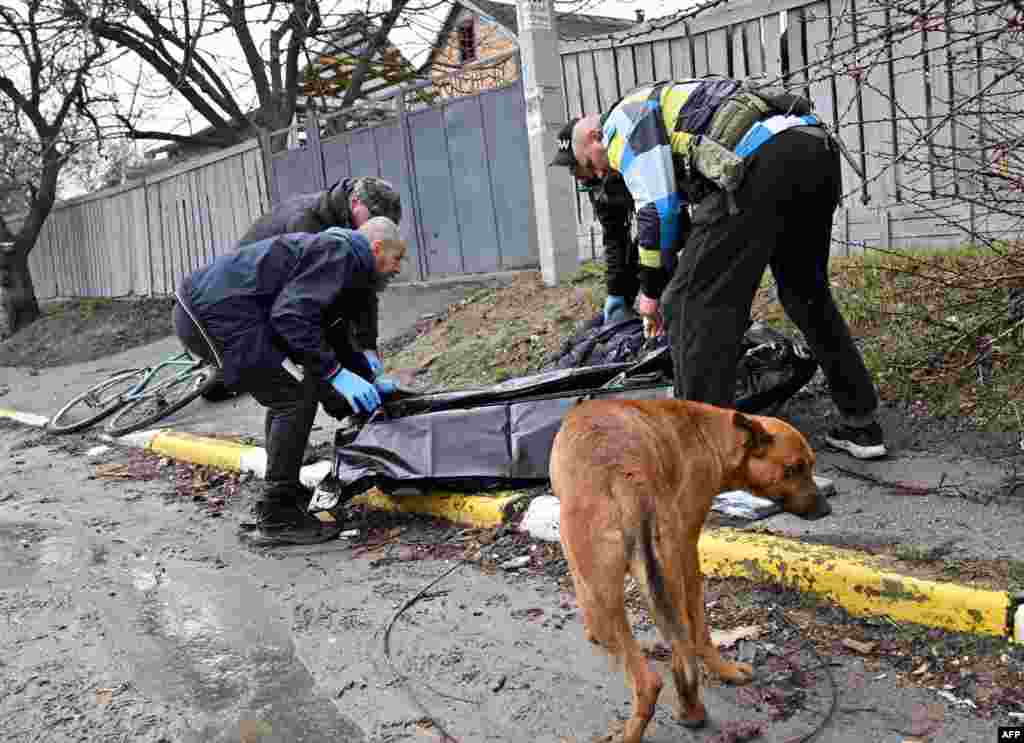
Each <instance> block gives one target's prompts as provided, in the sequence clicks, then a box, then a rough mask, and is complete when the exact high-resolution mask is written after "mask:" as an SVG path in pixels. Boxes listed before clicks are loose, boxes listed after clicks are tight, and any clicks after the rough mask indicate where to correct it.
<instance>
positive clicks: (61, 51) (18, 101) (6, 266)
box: [0, 0, 104, 338]
mask: <svg viewBox="0 0 1024 743" xmlns="http://www.w3.org/2000/svg"><path fill="white" fill-rule="evenodd" d="M103 60H104V50H103V48H102V46H100V45H99V44H98V43H97V42H96V40H95V39H94V38H93V37H92V36H91V35H90V34H88V33H85V32H84V30H83V28H82V27H81V25H80V24H75V23H71V22H68V21H67V20H65V19H64V18H63V17H62V15H61V10H60V6H59V3H50V2H47V0H26V1H25V2H20V3H15V4H14V5H13V6H11V5H8V4H6V3H5V4H4V5H2V6H0V127H2V131H3V132H4V135H3V138H2V141H0V158H2V159H0V168H3V174H2V176H0V181H3V182H4V183H5V189H6V191H7V194H6V195H7V197H8V198H9V199H13V200H14V201H16V202H18V203H17V204H16V205H17V206H21V207H25V208H26V209H27V211H26V213H25V214H24V216H23V217H22V218H21V219H20V220H19V222H18V223H17V224H14V223H10V222H8V221H7V220H5V219H4V217H3V216H2V215H0V338H3V337H6V336H8V335H10V334H12V333H13V332H14V331H16V330H18V329H19V328H21V327H23V326H25V325H27V324H28V323H30V322H32V321H33V320H34V319H36V318H37V317H38V316H39V303H38V301H37V299H36V294H35V288H34V286H33V284H32V276H31V275H30V273H29V266H28V257H29V253H31V251H32V249H33V248H34V247H35V245H36V242H37V241H38V238H39V234H40V232H41V231H42V229H43V225H44V223H45V222H46V218H47V217H48V216H49V214H50V211H51V209H52V208H53V205H54V201H55V200H56V195H57V185H58V178H59V176H60V173H61V169H62V168H63V167H64V166H65V165H66V164H67V162H68V160H69V159H70V158H72V157H73V156H74V155H75V153H76V152H77V151H78V149H79V148H80V146H81V145H82V143H83V142H85V141H88V140H90V139H92V140H95V138H96V137H97V136H98V134H99V121H98V119H97V117H96V114H95V113H94V111H93V110H91V108H92V107H94V106H97V105H99V104H101V103H102V101H100V100H98V99H97V98H96V97H95V96H94V95H93V94H92V93H91V92H90V81H91V78H92V75H93V73H94V71H95V70H96V69H97V68H98V67H99V66H100V65H101V64H102V62H103Z"/></svg>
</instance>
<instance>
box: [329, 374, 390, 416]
mask: <svg viewBox="0 0 1024 743" xmlns="http://www.w3.org/2000/svg"><path fill="white" fill-rule="evenodd" d="M331 386H332V387H334V389H335V390H337V391H338V394H339V395H341V396H342V397H344V398H345V399H346V400H347V401H348V404H349V405H351V406H352V410H353V412H355V413H372V412H373V411H374V410H376V409H377V408H379V407H380V393H379V392H377V388H376V387H374V386H373V385H372V384H370V383H369V382H367V381H366V380H365V379H363V378H362V377H360V376H359V375H358V374H353V373H352V372H350V371H349V370H348V369H342V370H341V371H339V372H338V373H337V374H335V375H334V376H333V377H331Z"/></svg>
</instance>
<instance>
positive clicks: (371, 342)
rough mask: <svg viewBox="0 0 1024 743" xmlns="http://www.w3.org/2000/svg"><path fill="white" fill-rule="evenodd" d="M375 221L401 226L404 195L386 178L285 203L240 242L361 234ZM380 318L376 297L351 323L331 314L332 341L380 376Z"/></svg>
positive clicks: (350, 182) (348, 181)
mask: <svg viewBox="0 0 1024 743" xmlns="http://www.w3.org/2000/svg"><path fill="white" fill-rule="evenodd" d="M370 217H387V218H388V219H390V220H391V221H392V222H394V223H395V224H400V223H401V221H402V202H401V199H400V197H399V195H398V192H397V191H395V189H394V187H393V186H392V185H391V184H390V183H388V182H387V181H385V180H383V179H381V178H375V177H372V176H367V177H363V178H345V179H343V180H340V181H338V182H337V183H335V184H334V185H333V186H331V187H330V188H328V189H327V190H326V191H319V192H316V193H308V194H299V195H297V196H292V197H291V198H288V199H285V200H284V201H282V202H281V203H279V204H277V205H276V206H275V207H274V208H273V209H271V210H270V211H269V212H268V213H266V214H264V215H263V216H262V217H260V218H259V219H258V220H256V222H255V223H254V224H253V225H252V227H250V228H249V229H248V231H247V232H246V233H245V234H244V235H242V239H241V240H240V241H239V243H240V244H241V245H246V244H248V243H252V242H256V241H257V240H265V239H267V238H268V237H277V236H278V235H286V234H288V233H290V232H309V233H315V232H321V231H323V230H326V229H327V228H328V227H344V228H346V229H352V230H355V229H358V228H360V227H362V225H363V223H364V222H366V220H368V219H369V218H370ZM377 316H378V301H377V294H376V293H374V292H369V293H368V294H367V296H366V301H365V303H364V309H363V310H362V311H361V313H360V314H358V315H350V316H348V317H346V321H347V322H345V323H340V322H338V319H339V315H338V312H337V311H336V309H335V308H332V309H330V310H328V312H327V314H326V316H325V321H326V323H327V326H328V328H329V331H328V342H330V343H331V344H338V346H339V347H345V346H347V345H349V343H350V342H354V343H355V344H356V345H358V346H359V349H360V350H362V351H363V353H364V354H365V355H366V358H367V361H368V362H369V363H370V366H371V367H372V368H373V370H374V374H379V373H380V372H381V371H382V364H381V361H380V354H379V351H378V349H377V322H378V321H377Z"/></svg>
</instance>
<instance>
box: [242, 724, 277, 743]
mask: <svg viewBox="0 0 1024 743" xmlns="http://www.w3.org/2000/svg"><path fill="white" fill-rule="evenodd" d="M272 732H273V728H272V727H271V726H270V723H269V722H267V721H266V720H239V722H238V738H239V740H240V743H259V740H260V738H263V737H266V736H268V735H270V734H271V733H272Z"/></svg>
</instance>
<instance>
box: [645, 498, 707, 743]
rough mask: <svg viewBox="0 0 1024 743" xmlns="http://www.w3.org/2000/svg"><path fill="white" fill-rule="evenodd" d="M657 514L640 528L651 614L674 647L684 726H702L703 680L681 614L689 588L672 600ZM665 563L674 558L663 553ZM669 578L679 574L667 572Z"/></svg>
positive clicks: (648, 514) (674, 672)
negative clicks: (657, 544) (657, 546)
mask: <svg viewBox="0 0 1024 743" xmlns="http://www.w3.org/2000/svg"><path fill="white" fill-rule="evenodd" d="M655 518H656V513H655V511H654V509H653V508H651V509H647V510H646V513H645V514H644V515H643V519H642V521H641V527H640V544H639V548H640V555H641V557H642V560H643V564H644V572H645V573H646V576H647V595H648V597H649V599H650V604H651V611H652V613H653V614H654V621H655V624H657V625H658V629H659V630H661V634H662V636H663V637H664V638H665V639H666V640H668V641H669V643H670V644H671V646H672V675H673V676H674V677H675V682H676V689H677V691H678V692H679V694H680V701H681V703H682V704H683V710H682V718H683V724H685V725H700V724H702V723H703V721H704V719H705V718H706V716H707V713H706V712H705V709H704V705H703V704H702V703H701V701H700V691H699V685H700V677H699V675H698V670H697V658H696V639H697V638H692V637H690V636H689V635H690V633H691V632H692V631H694V630H693V629H691V624H690V622H689V621H688V620H687V619H686V618H684V617H681V616H680V615H679V612H680V611H681V610H682V611H685V610H686V600H685V598H684V595H685V593H686V589H687V586H676V587H674V588H675V592H676V593H677V600H676V601H673V600H672V591H670V590H669V587H668V586H667V585H666V582H665V572H666V571H665V570H664V569H663V565H662V562H659V560H658V556H657V554H656V552H655V547H654V523H655V522H654V520H655ZM662 558H663V561H664V560H665V559H667V560H672V559H674V556H672V555H668V556H666V555H665V554H664V552H663V553H662ZM668 573H669V575H672V574H673V573H677V574H678V571H673V570H671V567H670V569H669V571H668Z"/></svg>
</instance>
